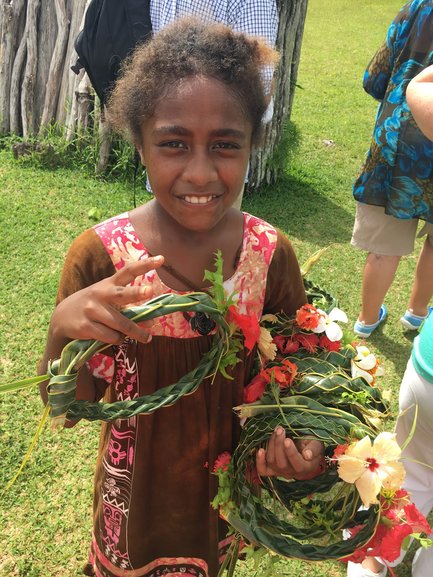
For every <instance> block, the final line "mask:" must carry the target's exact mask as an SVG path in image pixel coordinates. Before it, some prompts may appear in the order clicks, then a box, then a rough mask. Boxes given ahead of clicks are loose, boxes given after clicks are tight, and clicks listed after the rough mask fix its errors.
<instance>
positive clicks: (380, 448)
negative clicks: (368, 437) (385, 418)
mask: <svg viewBox="0 0 433 577" xmlns="http://www.w3.org/2000/svg"><path fill="white" fill-rule="evenodd" d="M373 456H374V457H375V458H376V459H377V460H378V461H379V462H380V463H386V462H389V461H397V460H398V459H399V458H400V456H401V449H400V446H399V445H398V443H397V441H396V440H395V433H389V432H387V431H384V432H382V433H379V434H378V435H377V437H376V438H375V440H374V443H373Z"/></svg>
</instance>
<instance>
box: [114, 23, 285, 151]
mask: <svg viewBox="0 0 433 577" xmlns="http://www.w3.org/2000/svg"><path fill="white" fill-rule="evenodd" d="M276 60H277V53H276V52H275V50H273V49H272V48H271V47H270V46H269V45H268V44H267V43H266V42H265V41H264V40H261V39H259V38H254V37H249V36H246V35H244V34H241V33H238V32H235V31H233V30H232V29H231V28H229V27H227V26H224V25H223V24H205V23H203V22H201V21H200V20H197V19H195V18H182V19H179V20H177V21H175V22H174V23H173V24H170V25H169V26H167V27H166V28H164V29H163V30H162V31H161V32H159V33H158V34H156V35H155V36H154V38H153V39H152V40H151V41H150V42H148V43H146V44H143V45H141V46H140V47H138V48H137V49H136V50H135V51H134V53H133V54H132V56H131V57H130V58H129V59H128V60H127V61H126V62H125V65H124V67H123V70H122V74H121V77H120V78H119V80H118V81H117V83H116V85H115V87H114V89H113V91H112V94H111V96H110V98H109V101H108V108H107V117H108V120H109V122H110V124H111V125H112V126H113V128H114V129H115V130H117V131H119V132H122V133H124V134H126V135H127V136H128V137H129V138H130V139H131V140H132V141H133V142H134V143H135V144H138V143H139V142H140V141H141V127H142V125H143V123H145V122H146V120H147V119H149V118H150V117H151V116H152V114H153V112H154V110H155V107H156V105H157V103H158V101H159V100H160V99H161V98H163V97H164V95H165V94H166V93H167V91H168V89H169V88H170V86H172V85H173V84H175V83H176V82H178V81H180V80H182V79H184V78H187V77H192V76H202V77H209V78H214V79H216V80H219V81H220V82H223V83H224V84H226V85H227V87H228V89H229V90H230V91H231V92H232V93H233V94H235V95H236V97H237V98H238V99H239V102H240V103H241V105H242V107H243V108H244V110H245V113H246V115H247V117H248V118H249V120H250V121H251V124H252V129H253V130H252V137H253V142H254V143H256V142H257V140H258V138H259V135H260V128H261V120H262V117H263V114H264V112H265V110H266V108H267V105H268V103H269V101H270V98H271V94H270V88H269V92H267V90H266V87H265V82H264V78H263V67H265V66H272V65H273V63H274V62H276Z"/></svg>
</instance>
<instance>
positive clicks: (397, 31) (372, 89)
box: [363, 2, 412, 101]
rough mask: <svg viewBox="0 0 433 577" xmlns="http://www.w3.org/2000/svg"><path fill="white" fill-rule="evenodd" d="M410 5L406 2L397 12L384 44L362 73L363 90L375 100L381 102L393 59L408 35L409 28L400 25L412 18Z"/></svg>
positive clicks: (392, 65)
mask: <svg viewBox="0 0 433 577" xmlns="http://www.w3.org/2000/svg"><path fill="white" fill-rule="evenodd" d="M411 4H412V2H408V3H407V4H405V5H404V6H403V8H401V10H400V11H399V12H398V14H397V15H396V17H395V18H394V20H393V21H392V23H391V25H390V27H389V28H388V32H387V35H386V40H385V42H384V43H383V44H382V46H381V47H380V48H379V50H378V51H377V52H376V54H375V55H374V56H373V58H372V59H371V61H370V62H369V64H368V66H367V69H366V71H365V73H364V80H363V87H364V90H365V91H366V92H367V93H368V94H370V96H372V97H373V98H375V99H376V100H379V101H381V100H383V99H384V97H385V94H386V91H387V88H388V83H389V81H390V78H391V74H392V70H393V68H394V63H395V59H396V57H397V56H398V53H399V51H400V49H401V43H402V42H404V40H405V38H406V37H407V35H408V33H409V30H410V26H409V25H407V26H403V25H402V24H403V23H404V22H406V21H408V20H410V19H411V17H412V16H411V12H410V8H411V6H410V5H411Z"/></svg>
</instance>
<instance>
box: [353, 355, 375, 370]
mask: <svg viewBox="0 0 433 577" xmlns="http://www.w3.org/2000/svg"><path fill="white" fill-rule="evenodd" d="M354 362H355V363H356V364H357V365H358V367H360V368H361V369H364V370H366V371H371V369H374V367H375V366H376V363H377V361H376V357H375V356H374V355H373V353H370V354H369V355H366V356H362V357H361V358H360V359H359V360H358V357H356V359H354Z"/></svg>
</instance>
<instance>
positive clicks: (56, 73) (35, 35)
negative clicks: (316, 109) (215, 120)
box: [0, 0, 308, 190]
mask: <svg viewBox="0 0 433 577" xmlns="http://www.w3.org/2000/svg"><path fill="white" fill-rule="evenodd" d="M119 1H120V0H119ZM89 2H90V0H0V134H7V133H15V134H18V135H23V136H30V135H32V134H37V133H38V132H40V131H43V129H44V127H45V126H47V125H48V124H50V123H53V122H57V123H59V124H60V125H62V126H65V127H66V131H65V133H66V135H67V138H73V136H74V134H75V133H76V131H77V128H78V131H80V130H81V129H82V128H83V127H85V126H86V124H87V120H86V118H85V117H86V114H89V113H90V112H91V111H92V110H93V109H94V106H92V102H91V99H92V98H93V95H92V94H89V91H88V85H87V80H86V79H84V81H83V74H80V75H79V76H76V75H75V74H74V73H73V72H72V71H71V69H70V67H71V65H72V64H74V63H75V61H76V58H77V56H76V54H75V50H74V41H75V38H76V36H77V34H78V31H79V30H80V29H81V28H82V26H83V20H84V14H85V11H86V8H87V6H88V3H89ZM307 3H308V0H277V4H278V10H279V31H278V39H277V48H278V50H279V52H280V58H281V59H280V63H279V65H278V68H277V70H276V72H275V87H276V92H275V97H274V115H273V118H272V121H271V122H270V123H269V124H268V125H267V127H266V131H265V137H264V145H263V147H262V148H261V149H260V150H256V151H254V153H253V156H252V159H251V173H250V180H249V185H248V188H249V189H250V190H257V189H259V188H260V187H261V186H262V185H263V184H268V183H273V182H275V180H276V179H277V177H278V175H279V173H280V171H281V170H282V169H283V167H282V166H279V165H278V160H276V157H277V156H278V155H277V154H276V153H278V152H279V148H280V147H281V143H282V137H283V135H284V127H285V125H286V124H287V121H288V120H289V118H290V112H291V107H292V101H293V94H294V88H295V83H296V76H297V69H298V62H299V56H300V50H301V42H302V33H303V27H304V21H305V15H306V11H307ZM53 8H54V10H53ZM89 99H90V100H89ZM97 126H98V123H95V130H97ZM107 142H108V140H107ZM104 158H105V155H104ZM100 161H101V159H100ZM281 164H282V163H281Z"/></svg>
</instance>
